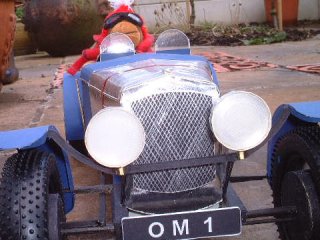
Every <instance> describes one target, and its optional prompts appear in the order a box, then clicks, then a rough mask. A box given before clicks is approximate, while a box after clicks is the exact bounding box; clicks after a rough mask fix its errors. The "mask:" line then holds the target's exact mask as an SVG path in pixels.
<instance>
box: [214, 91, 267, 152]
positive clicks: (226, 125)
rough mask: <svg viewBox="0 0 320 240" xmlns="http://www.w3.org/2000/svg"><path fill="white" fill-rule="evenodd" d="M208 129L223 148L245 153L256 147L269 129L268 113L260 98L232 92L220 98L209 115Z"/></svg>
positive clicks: (241, 92) (264, 103)
mask: <svg viewBox="0 0 320 240" xmlns="http://www.w3.org/2000/svg"><path fill="white" fill-rule="evenodd" d="M210 120H211V126H212V130H213V133H214V135H215V136H216V138H217V140H218V141H219V142H220V143H221V144H223V145H224V146H225V147H227V148H229V149H232V150H236V151H246V150H248V149H251V148H254V147H256V146H257V145H259V144H260V143H261V142H263V140H264V139H265V138H266V137H267V136H268V133H269V131H270V129H271V112H270V109H269V107H268V105H267V104H266V102H265V101H264V100H263V99H262V98H260V97H259V96H257V95H255V94H253V93H250V92H244V91H232V92H229V93H228V94H225V95H224V96H222V97H221V99H220V101H219V102H218V103H217V104H216V105H215V106H214V108H213V110H212V114H211V119H210Z"/></svg>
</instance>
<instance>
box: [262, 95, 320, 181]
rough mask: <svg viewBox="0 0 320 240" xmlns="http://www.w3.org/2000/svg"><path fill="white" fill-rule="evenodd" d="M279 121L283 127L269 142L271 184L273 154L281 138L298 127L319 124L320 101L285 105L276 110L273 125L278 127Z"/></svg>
mask: <svg viewBox="0 0 320 240" xmlns="http://www.w3.org/2000/svg"><path fill="white" fill-rule="evenodd" d="M283 118H285V119H283ZM280 119H282V120H280ZM279 121H281V122H282V125H281V127H280V128H279V129H278V131H277V132H276V133H275V134H274V135H273V137H272V138H271V139H270V140H269V142H268V155H267V176H268V180H269V183H270V178H271V160H272V153H273V151H274V148H275V144H276V142H277V141H278V139H279V138H281V137H282V136H284V135H285V134H286V133H288V132H289V131H291V130H292V129H294V128H296V127H298V126H301V125H306V124H319V123H320V101H313V102H298V103H289V104H283V105H281V106H279V107H278V108H277V109H276V111H275V113H274V115H273V118H272V124H273V125H277V123H278V122H279Z"/></svg>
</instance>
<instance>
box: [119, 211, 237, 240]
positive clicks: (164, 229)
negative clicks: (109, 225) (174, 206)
mask: <svg viewBox="0 0 320 240" xmlns="http://www.w3.org/2000/svg"><path fill="white" fill-rule="evenodd" d="M240 233H241V213H240V209H239V208H237V207H232V208H218V209H214V210H206V211H192V212H178V213H170V214H157V215H148V216H142V217H127V218H123V219H122V234H123V239H124V240H142V239H143V240H149V239H150V240H151V239H162V240H163V239H165V240H171V239H197V238H204V237H217V236H234V235H239V234H240Z"/></svg>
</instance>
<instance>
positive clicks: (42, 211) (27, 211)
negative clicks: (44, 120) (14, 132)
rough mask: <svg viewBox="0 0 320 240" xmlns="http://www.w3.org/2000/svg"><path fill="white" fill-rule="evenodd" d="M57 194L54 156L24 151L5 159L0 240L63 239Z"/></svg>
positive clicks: (57, 177) (59, 196) (59, 187)
mask: <svg viewBox="0 0 320 240" xmlns="http://www.w3.org/2000/svg"><path fill="white" fill-rule="evenodd" d="M60 194H61V184H60V176H59V172H58V169H57V166H56V161H55V159H54V156H53V155H51V154H48V153H46V152H41V151H38V150H27V151H22V152H19V153H17V154H14V155H13V156H11V157H10V158H8V160H7V161H6V163H5V166H4V168H3V172H2V179H1V182H0V239H62V236H61V230H60V223H61V222H63V221H65V214H64V210H63V202H62V200H61V195H60Z"/></svg>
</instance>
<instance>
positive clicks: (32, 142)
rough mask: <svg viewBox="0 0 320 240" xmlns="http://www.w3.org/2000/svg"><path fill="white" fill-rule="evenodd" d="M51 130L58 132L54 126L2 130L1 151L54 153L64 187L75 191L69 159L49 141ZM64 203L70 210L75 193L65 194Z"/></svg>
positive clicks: (0, 134) (0, 135)
mask: <svg viewBox="0 0 320 240" xmlns="http://www.w3.org/2000/svg"><path fill="white" fill-rule="evenodd" d="M50 131H54V132H57V133H58V130H57V129H56V128H55V127H54V126H41V127H35V128H27V129H19V130H11V131H5V132H0V151H4V150H14V149H17V150H27V149H39V150H43V151H47V152H49V153H53V154H54V155H55V157H56V161H57V167H58V170H59V173H60V178H61V184H62V186H63V188H64V189H70V190H71V191H73V179H72V173H71V167H70V162H69V159H68V157H67V154H66V153H65V152H64V151H63V149H61V148H59V147H57V145H55V144H53V143H52V142H49V140H50V138H49V132H50ZM64 204H65V211H66V212H70V211H71V210H72V208H73V206H74V196H73V193H65V194H64Z"/></svg>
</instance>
